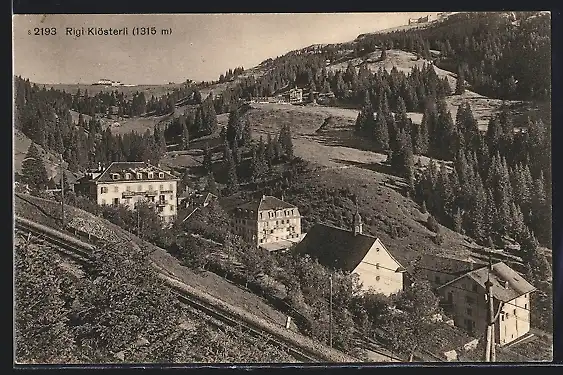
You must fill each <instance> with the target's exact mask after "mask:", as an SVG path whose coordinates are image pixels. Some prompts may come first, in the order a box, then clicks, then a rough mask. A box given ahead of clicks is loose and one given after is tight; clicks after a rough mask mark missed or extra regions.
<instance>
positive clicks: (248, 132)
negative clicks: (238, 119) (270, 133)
mask: <svg viewBox="0 0 563 375" xmlns="http://www.w3.org/2000/svg"><path fill="white" fill-rule="evenodd" d="M251 141H252V129H251V127H250V121H249V120H248V118H247V119H246V120H245V121H244V125H243V131H242V143H241V144H242V145H244V146H246V145H248V144H249V143H250V142H251Z"/></svg>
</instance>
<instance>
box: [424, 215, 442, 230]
mask: <svg viewBox="0 0 563 375" xmlns="http://www.w3.org/2000/svg"><path fill="white" fill-rule="evenodd" d="M426 227H427V228H428V229H430V230H431V231H432V232H434V233H440V226H439V225H438V222H437V221H436V219H434V216H432V215H428V219H426Z"/></svg>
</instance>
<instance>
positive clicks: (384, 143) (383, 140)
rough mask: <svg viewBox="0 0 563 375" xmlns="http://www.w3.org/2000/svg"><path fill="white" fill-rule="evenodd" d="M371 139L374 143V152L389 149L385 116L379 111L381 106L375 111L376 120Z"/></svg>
mask: <svg viewBox="0 0 563 375" xmlns="http://www.w3.org/2000/svg"><path fill="white" fill-rule="evenodd" d="M373 138H374V141H375V147H376V150H381V151H382V150H387V149H389V129H388V128H387V122H386V121H385V116H384V114H383V111H382V110H381V106H380V108H379V110H378V111H377V118H376V120H375V125H374V132H373Z"/></svg>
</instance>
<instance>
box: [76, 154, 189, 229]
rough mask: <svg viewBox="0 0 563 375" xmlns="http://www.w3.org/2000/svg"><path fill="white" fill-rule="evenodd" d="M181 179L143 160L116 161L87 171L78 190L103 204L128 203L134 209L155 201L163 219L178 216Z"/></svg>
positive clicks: (165, 220) (170, 219)
mask: <svg viewBox="0 0 563 375" xmlns="http://www.w3.org/2000/svg"><path fill="white" fill-rule="evenodd" d="M178 180H179V179H178V178H177V177H175V176H174V175H172V174H170V173H169V172H166V171H164V170H162V169H160V168H158V167H155V166H153V165H150V164H148V163H144V162H113V163H111V164H110V165H109V167H107V168H105V169H102V168H100V170H98V171H96V172H90V173H88V174H87V175H86V176H85V177H84V178H82V179H81V180H80V181H79V184H78V185H77V186H76V187H75V190H77V191H79V192H82V193H83V194H86V195H88V196H90V197H91V198H92V199H94V200H95V201H96V202H97V203H98V204H100V205H106V204H111V205H115V206H117V205H125V206H128V207H129V208H130V209H134V208H135V206H136V204H137V202H140V201H144V202H149V203H153V204H154V207H155V209H156V210H157V212H158V215H159V216H160V217H161V218H162V221H163V222H165V223H169V222H172V221H174V219H175V218H176V215H177V209H178V207H177V206H178V204H177V198H176V196H177V195H176V194H177V191H178V190H177V183H178Z"/></svg>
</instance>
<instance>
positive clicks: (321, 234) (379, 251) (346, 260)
mask: <svg viewBox="0 0 563 375" xmlns="http://www.w3.org/2000/svg"><path fill="white" fill-rule="evenodd" d="M362 229H363V228H362V219H361V216H360V215H359V213H358V212H356V214H355V215H354V227H353V229H352V230H347V229H343V228H337V227H333V226H331V225H326V224H316V225H314V226H313V227H312V228H311V229H310V230H309V232H307V234H306V235H305V237H304V238H303V240H302V241H301V242H300V243H299V244H298V245H297V246H296V248H295V251H296V253H298V254H300V255H309V256H310V257H311V258H313V259H316V260H318V262H319V263H320V264H322V265H324V266H325V267H329V268H331V269H337V270H342V271H344V272H347V273H351V274H354V273H355V274H357V275H358V276H359V280H360V282H361V283H362V289H363V290H373V291H374V292H376V293H383V294H385V295H391V294H393V293H397V292H399V291H401V290H402V289H403V283H404V280H403V275H404V272H405V268H404V267H403V266H402V265H401V263H400V262H399V261H398V260H397V259H396V258H395V257H394V256H393V255H392V254H391V252H389V250H387V248H386V247H385V245H383V243H382V242H381V240H380V239H378V238H376V237H372V236H369V235H366V234H363V230H362Z"/></svg>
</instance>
